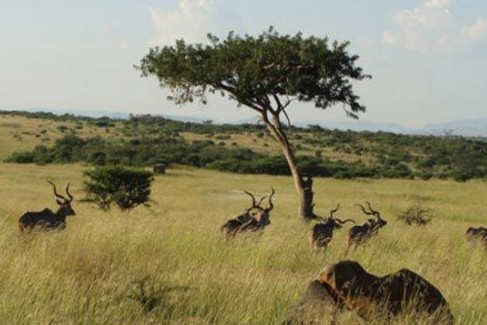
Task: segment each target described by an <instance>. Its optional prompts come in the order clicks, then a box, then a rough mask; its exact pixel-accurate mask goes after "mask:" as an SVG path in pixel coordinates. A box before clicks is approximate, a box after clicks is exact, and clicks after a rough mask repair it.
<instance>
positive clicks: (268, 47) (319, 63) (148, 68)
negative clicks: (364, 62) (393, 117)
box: [137, 27, 370, 117]
mask: <svg viewBox="0 0 487 325" xmlns="http://www.w3.org/2000/svg"><path fill="white" fill-rule="evenodd" d="M208 39H209V41H210V43H209V44H208V45H203V44H186V43H185V41H184V40H179V41H177V42H176V45H175V46H164V47H162V48H159V47H156V48H152V49H151V50H150V52H149V54H147V55H146V56H145V57H144V58H143V59H142V61H141V65H140V66H138V67H137V68H138V69H140V70H141V72H142V75H143V76H149V75H155V76H156V77H157V78H158V79H159V82H160V85H161V87H163V88H169V89H170V90H171V91H172V96H170V97H169V99H171V100H174V101H175V102H176V103H178V104H182V103H186V102H193V101H194V100H200V101H201V102H202V103H206V102H207V94H208V92H209V93H215V92H219V93H220V94H221V95H223V96H225V95H229V97H230V98H231V99H234V100H236V101H238V102H239V103H240V104H243V105H246V106H249V107H250V108H252V109H254V110H256V111H258V112H260V113H263V112H267V111H268V110H269V112H271V113H273V112H275V113H280V112H282V111H284V110H285V109H286V107H287V106H288V105H289V104H290V103H291V102H292V101H295V100H297V101H301V102H313V103H314V105H315V106H316V107H318V108H327V107H329V106H331V105H333V104H337V103H343V104H345V105H344V109H345V110H346V112H347V113H348V114H349V115H351V116H354V117H356V113H358V112H364V111H365V107H364V106H362V105H361V104H359V102H358V99H359V98H358V96H357V95H356V94H355V93H354V92H353V89H352V84H351V82H350V81H351V79H356V80H362V79H364V78H369V77H370V76H369V75H367V74H364V73H363V72H362V69H361V68H360V67H357V66H356V65H355V62H356V60H357V59H358V56H357V55H350V54H348V52H347V51H346V50H347V47H348V45H349V43H348V42H342V43H339V42H337V41H334V42H333V43H332V44H331V45H330V44H329V41H328V38H327V37H324V38H318V37H314V36H310V37H306V38H305V37H303V35H302V34H301V33H297V34H296V35H294V36H290V35H280V34H278V33H277V32H276V31H274V30H273V28H272V27H271V28H269V30H268V31H266V32H264V33H262V34H261V35H259V36H258V37H254V36H250V35H245V36H244V37H241V36H239V35H236V34H234V33H233V32H230V33H229V34H228V36H227V38H226V39H224V40H220V39H218V38H217V37H215V36H213V35H211V34H208Z"/></svg>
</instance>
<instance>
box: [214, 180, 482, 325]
mask: <svg viewBox="0 0 487 325" xmlns="http://www.w3.org/2000/svg"><path fill="white" fill-rule="evenodd" d="M244 192H245V193H246V194H247V195H249V196H250V198H251V199H252V203H251V206H250V207H249V208H247V209H246V210H245V211H244V212H243V213H242V214H240V215H238V216H236V217H234V218H232V219H229V220H228V221H227V222H225V223H224V224H223V225H222V226H221V227H220V231H221V232H222V234H223V236H224V238H226V239H229V238H233V237H234V236H235V235H237V234H241V233H244V232H255V231H258V230H262V229H264V228H265V227H266V226H268V225H270V223H271V221H270V212H271V210H272V209H273V207H274V205H273V203H272V197H273V196H274V194H275V191H274V189H272V191H271V193H270V195H269V196H267V195H265V196H262V197H261V198H260V199H259V200H258V201H257V200H256V198H255V196H254V195H253V194H252V193H250V192H247V191H244ZM267 197H268V199H269V203H268V207H267V208H264V207H262V206H261V204H262V203H263V202H264V200H265V199H266V198H267ZM365 204H366V206H363V205H361V204H356V206H357V207H359V208H360V210H361V212H362V213H363V214H365V215H366V216H367V217H369V218H368V219H367V221H366V222H364V223H363V224H361V225H356V222H355V220H353V219H345V220H341V219H339V218H337V217H335V213H336V212H337V211H338V210H339V209H340V205H337V207H336V208H335V209H332V210H331V211H330V212H329V216H328V217H327V218H323V217H320V216H316V219H318V222H317V223H316V224H314V225H313V226H312V228H311V232H310V236H309V240H310V244H311V247H312V248H313V249H315V250H318V249H323V250H324V249H326V248H327V246H328V244H329V243H330V242H331V240H332V239H333V233H334V231H335V230H338V229H341V228H342V227H343V225H345V224H346V223H348V222H349V223H352V224H354V225H353V226H352V227H350V229H349V230H348V236H347V247H346V251H345V255H347V253H348V252H349V250H350V248H352V247H357V246H358V245H360V244H362V243H365V242H367V241H368V240H369V239H370V238H372V237H373V236H375V235H377V234H378V232H379V230H380V229H381V228H382V227H384V226H386V225H387V221H386V220H385V219H383V218H382V217H381V214H380V212H379V211H377V210H376V209H374V208H373V207H372V204H371V203H370V202H365ZM425 224H426V222H424V223H418V225H423V226H424V225H425ZM409 225H411V224H409ZM466 234H467V235H468V237H469V238H477V239H481V240H482V241H484V242H485V243H486V244H487V228H484V227H479V228H472V227H471V228H468V230H467V233H466ZM344 309H347V310H353V311H355V312H356V314H357V315H358V316H360V317H361V318H362V319H364V320H366V321H367V320H370V319H371V318H372V317H375V316H376V315H377V314H382V315H383V316H385V317H386V318H387V319H389V320H390V319H391V318H392V317H394V316H396V315H398V314H400V313H401V312H403V311H407V312H413V313H416V314H417V315H422V316H426V317H427V319H428V320H429V321H430V322H431V323H433V324H453V321H454V318H453V315H452V313H451V311H450V309H449V306H448V303H447V301H446V300H445V298H444V297H443V296H442V294H441V292H440V291H439V290H438V289H437V288H436V287H435V286H434V285H432V284H431V283H429V282H428V281H427V280H426V279H424V278H422V277H421V276H420V275H418V274H416V273H415V272H413V271H411V270H409V269H401V270H399V271H397V272H396V273H392V274H389V275H386V276H376V275H373V274H370V273H368V272H366V271H365V270H364V269H363V267H362V266H361V265H360V264H359V263H357V262H355V261H349V260H345V261H341V262H339V263H336V264H333V265H331V266H328V267H327V268H325V270H324V271H322V272H321V273H320V274H319V275H318V277H317V278H316V279H315V280H313V281H311V283H310V284H309V286H308V289H307V291H306V292H305V293H304V295H303V298H302V300H301V301H300V302H299V303H298V304H297V305H296V306H295V307H294V309H293V310H292V312H291V314H290V315H289V317H288V319H287V320H286V321H285V322H284V323H283V325H304V324H316V325H318V324H323V319H324V317H325V315H328V317H329V318H330V317H331V320H330V321H331V322H330V324H336V317H337V314H338V313H339V312H340V311H343V310H344Z"/></svg>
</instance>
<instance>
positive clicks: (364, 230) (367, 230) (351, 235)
mask: <svg viewBox="0 0 487 325" xmlns="http://www.w3.org/2000/svg"><path fill="white" fill-rule="evenodd" d="M366 203H367V207H368V208H369V210H368V211H367V209H365V208H364V206H363V205H361V204H357V206H359V207H360V208H361V209H362V212H363V213H364V214H366V215H368V216H374V217H375V219H373V218H369V219H367V222H365V223H363V224H361V225H358V226H353V227H352V228H350V230H349V231H348V243H347V250H346V253H347V252H348V250H349V249H350V247H352V245H358V244H360V243H362V242H365V241H367V240H368V239H370V237H372V236H374V235H376V234H377V232H378V231H379V229H380V228H382V227H384V226H385V225H387V221H385V220H384V219H382V218H381V216H380V213H379V211H376V210H374V209H373V208H372V206H371V205H370V203H369V202H366ZM346 253H345V254H346Z"/></svg>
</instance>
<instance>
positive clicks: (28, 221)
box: [19, 181, 76, 232]
mask: <svg viewBox="0 0 487 325" xmlns="http://www.w3.org/2000/svg"><path fill="white" fill-rule="evenodd" d="M48 182H49V184H51V185H52V187H53V190H54V195H55V196H56V202H57V204H58V205H59V209H58V210H57V211H56V212H52V210H50V209H47V208H46V209H44V210H42V211H38V212H31V211H29V212H26V213H24V214H23V215H22V216H21V217H20V218H19V229H20V231H22V232H23V231H24V230H32V229H33V228H34V227H40V228H42V229H44V230H52V229H64V228H65V227H66V217H67V216H74V215H76V213H75V212H74V210H73V208H72V207H71V202H72V201H73V196H72V195H71V193H69V183H68V185H67V186H66V194H67V196H68V198H66V197H64V196H63V195H61V194H59V193H58V192H57V191H56V185H55V184H54V183H53V182H51V181H48Z"/></svg>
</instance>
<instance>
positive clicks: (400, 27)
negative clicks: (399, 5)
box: [382, 0, 487, 52]
mask: <svg viewBox="0 0 487 325" xmlns="http://www.w3.org/2000/svg"><path fill="white" fill-rule="evenodd" d="M450 8H451V3H450V0H425V1H423V3H422V4H420V5H419V6H417V7H415V8H412V9H404V10H401V11H398V12H397V13H396V14H395V15H394V22H395V27H394V28H392V29H388V30H385V31H383V32H382V42H383V43H385V44H388V45H393V46H398V47H403V48H406V49H409V50H412V51H419V52H425V51H430V50H439V51H447V52H452V51H455V50H457V49H459V48H461V47H465V46H467V45H468V43H469V42H470V41H476V40H479V39H480V38H481V37H483V36H484V35H485V34H487V20H486V19H482V18H479V19H478V20H477V21H476V22H475V23H473V24H472V25H470V26H467V27H464V28H463V29H462V28H461V27H459V23H458V21H456V20H455V18H454V17H453V16H452V14H451V12H450Z"/></svg>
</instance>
